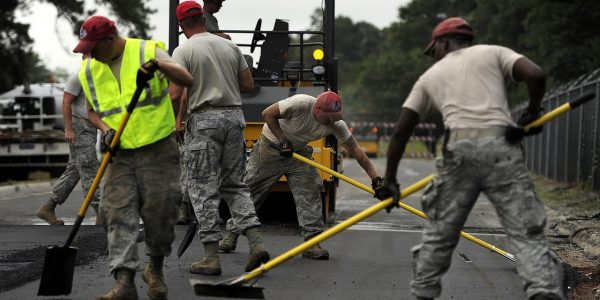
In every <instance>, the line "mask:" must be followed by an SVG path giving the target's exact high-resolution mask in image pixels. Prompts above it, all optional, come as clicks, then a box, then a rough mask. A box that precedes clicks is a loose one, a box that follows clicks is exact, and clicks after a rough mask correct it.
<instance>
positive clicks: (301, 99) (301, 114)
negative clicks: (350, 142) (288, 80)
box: [262, 94, 352, 150]
mask: <svg viewBox="0 0 600 300" xmlns="http://www.w3.org/2000/svg"><path fill="white" fill-rule="evenodd" d="M316 100H317V99H316V98H315V97H313V96H310V95H304V94H298V95H294V96H291V97H289V98H287V99H285V100H281V101H279V113H280V115H281V119H279V126H281V130H283V133H284V134H285V136H286V137H287V138H288V139H289V140H290V142H292V144H293V147H294V149H296V150H299V149H303V148H304V147H306V144H308V143H309V142H312V141H316V140H318V139H320V138H322V137H324V136H328V135H330V134H333V135H335V137H336V138H337V139H338V140H339V141H341V142H345V141H346V140H347V139H348V138H349V137H350V136H351V135H352V133H350V130H348V126H347V125H346V122H344V120H339V121H337V122H335V123H333V124H332V125H325V124H322V123H319V121H317V119H316V118H315V117H314V116H313V114H312V109H313V104H314V103H315V101H316ZM262 134H263V135H264V136H265V137H266V138H267V139H268V140H269V141H271V142H272V143H276V144H279V140H278V139H277V137H276V136H275V135H274V134H273V132H271V129H269V126H268V125H267V124H266V123H265V125H264V126H263V130H262Z"/></svg>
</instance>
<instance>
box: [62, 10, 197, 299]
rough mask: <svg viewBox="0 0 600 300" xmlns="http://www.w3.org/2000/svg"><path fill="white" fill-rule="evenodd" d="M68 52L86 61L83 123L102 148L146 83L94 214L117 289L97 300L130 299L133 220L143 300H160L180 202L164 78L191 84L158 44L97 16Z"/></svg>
mask: <svg viewBox="0 0 600 300" xmlns="http://www.w3.org/2000/svg"><path fill="white" fill-rule="evenodd" d="M73 52H79V53H84V54H90V56H91V57H90V58H89V59H86V60H85V61H84V62H83V64H82V66H81V70H80V73H79V80H80V81H81V86H82V88H83V91H84V93H85V95H86V98H87V100H88V101H87V102H88V115H89V117H90V121H92V123H93V124H94V125H95V126H96V127H97V128H98V129H100V130H102V132H103V134H102V141H101V142H102V143H103V145H104V148H105V149H109V146H110V142H111V141H112V139H113V137H114V135H115V128H118V126H119V124H120V123H121V120H122V118H123V115H124V114H125V113H126V111H125V108H126V106H127V105H128V104H129V102H130V101H131V99H132V96H133V93H134V91H135V89H136V85H140V84H145V83H147V84H148V85H147V87H146V88H144V91H143V92H142V94H141V96H140V98H139V102H138V104H137V106H136V108H135V110H134V111H133V113H132V114H131V116H130V118H129V122H128V123H127V126H126V127H125V130H124V131H123V134H122V135H121V138H120V140H119V143H120V148H119V151H118V155H117V156H115V157H113V159H112V160H113V161H112V163H111V164H110V165H109V166H108V169H107V171H106V176H105V177H106V178H105V180H106V182H105V185H104V193H103V199H102V201H101V204H100V214H101V215H102V216H103V217H105V219H104V220H105V221H106V225H107V229H108V231H107V234H108V260H109V268H110V271H111V273H112V274H113V275H114V276H115V278H116V280H117V283H116V285H115V287H114V288H113V289H112V290H111V291H109V292H108V293H107V294H106V295H104V296H101V297H98V298H97V299H137V291H136V286H135V283H134V276H135V270H136V269H137V267H138V255H137V244H136V240H137V236H138V227H139V222H140V217H141V218H142V220H143V221H144V232H145V242H146V255H148V256H149V257H150V259H149V262H148V263H147V264H146V267H145V268H144V272H143V274H142V278H143V280H144V281H145V282H146V283H147V284H148V286H149V289H148V296H149V297H150V299H166V298H167V286H166V285H165V282H164V278H163V272H162V267H163V259H164V257H165V256H168V255H169V254H170V253H171V243H172V241H173V238H174V225H175V219H176V216H177V207H178V205H179V200H180V197H179V195H180V188H179V182H178V180H177V178H178V177H179V155H178V153H177V144H176V142H175V138H174V135H173V131H174V129H175V117H174V113H173V107H172V104H171V99H170V97H169V94H168V82H167V78H168V79H169V80H171V81H173V82H176V83H177V84H180V85H183V86H189V85H191V83H192V80H193V78H192V76H191V75H190V74H189V73H188V72H187V71H186V70H185V69H184V68H183V67H181V66H179V65H178V64H176V63H174V62H173V61H172V59H171V58H170V57H169V55H168V54H167V53H166V52H165V50H164V44H163V43H162V42H158V41H152V40H139V39H130V38H127V39H126V38H122V37H120V36H119V35H118V33H117V28H116V26H115V24H114V22H113V21H111V20H109V19H107V18H105V17H101V16H93V17H91V18H89V19H87V20H86V21H85V22H84V23H83V25H82V27H81V35H80V41H79V44H78V45H77V47H76V48H75V49H74V50H73ZM148 61H150V62H151V64H152V65H153V66H155V67H158V69H159V70H160V72H161V73H162V75H161V74H153V73H152V72H142V70H144V69H142V68H143V66H142V64H144V63H146V62H148ZM138 70H139V71H138ZM146 74H150V76H148V75H146ZM163 75H164V76H163ZM165 76H166V78H165Z"/></svg>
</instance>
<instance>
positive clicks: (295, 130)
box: [219, 92, 383, 259]
mask: <svg viewBox="0 0 600 300" xmlns="http://www.w3.org/2000/svg"><path fill="white" fill-rule="evenodd" d="M262 116H263V118H264V119H265V125H264V126H263V130H262V135H261V137H260V139H259V140H258V141H257V142H256V143H255V144H254V145H253V147H252V152H251V154H250V158H249V162H248V166H247V168H246V180H247V182H248V186H249V187H250V192H251V193H252V199H254V204H255V207H256V209H257V210H259V209H260V206H261V204H262V203H263V202H264V200H265V199H266V198H267V196H268V195H269V190H270V188H271V186H272V185H273V184H275V183H277V181H278V180H279V178H280V177H281V176H282V175H285V176H286V178H287V182H288V184H289V186H290V189H291V190H292V194H293V197H294V201H295V202H296V212H297V213H298V223H299V225H300V227H301V230H302V236H303V237H304V239H305V240H308V239H310V238H312V237H314V236H316V235H318V234H320V233H321V232H323V230H324V227H325V225H324V222H323V216H322V209H321V207H322V204H321V185H322V184H323V182H322V180H321V177H320V176H319V174H318V173H317V170H316V169H315V168H313V167H312V166H309V165H307V164H305V163H303V162H301V161H298V160H296V159H293V158H291V157H292V154H293V152H294V151H296V152H298V154H300V155H302V156H305V157H307V158H309V159H312V149H310V147H308V146H307V144H308V143H309V142H311V141H315V140H318V139H320V138H322V137H325V136H328V135H330V134H333V135H335V137H336V138H337V139H338V140H339V141H344V146H345V147H346V149H347V150H348V152H349V153H351V154H352V156H353V157H354V158H356V160H357V161H358V163H359V164H360V166H361V167H362V168H363V169H364V170H365V171H366V172H367V174H368V175H369V177H370V178H371V179H372V184H373V187H374V188H378V187H379V186H380V185H381V184H382V183H383V180H382V179H381V177H379V176H378V175H377V172H376V171H375V169H374V168H373V165H372V164H371V161H369V159H368V158H367V155H366V154H365V153H364V152H363V150H362V149H361V148H360V147H359V146H358V143H357V142H356V139H354V137H353V136H352V133H350V130H349V129H348V126H346V123H345V122H344V121H343V120H342V102H341V99H340V97H339V96H338V95H337V94H336V93H334V92H324V93H321V94H320V95H319V96H318V97H317V98H315V97H313V96H309V95H303V94H299V95H294V96H291V97H289V98H287V99H285V100H281V101H279V102H277V103H274V104H272V105H271V106H269V107H267V108H266V109H265V110H264V111H263V112H262ZM273 145H276V147H273ZM274 148H279V150H276V149H274ZM236 225H237V224H236V222H235V220H232V219H230V220H229V221H227V233H226V235H225V238H224V239H223V240H222V241H221V242H220V244H219V249H220V250H221V251H223V252H231V251H233V250H235V248H236V241H237V237H238V234H237V232H238V230H237V229H236ZM302 257H306V258H312V259H329V252H328V251H327V250H325V249H323V248H321V246H320V245H318V244H317V245H315V246H313V247H312V248H310V249H308V250H306V251H304V252H303V253H302Z"/></svg>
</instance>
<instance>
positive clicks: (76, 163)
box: [50, 116, 100, 206]
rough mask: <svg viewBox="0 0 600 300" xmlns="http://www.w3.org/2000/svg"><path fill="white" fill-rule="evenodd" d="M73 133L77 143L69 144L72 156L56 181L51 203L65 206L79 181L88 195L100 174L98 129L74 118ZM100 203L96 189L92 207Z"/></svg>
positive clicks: (85, 121)
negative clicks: (97, 145) (97, 143)
mask: <svg viewBox="0 0 600 300" xmlns="http://www.w3.org/2000/svg"><path fill="white" fill-rule="evenodd" d="M73 131H74V134H75V143H74V144H69V152H70V155H69V162H68V163H67V168H66V169H65V171H64V172H63V173H62V175H60V178H58V180H57V181H56V184H55V185H54V187H53V188H52V194H51V195H50V201H52V202H54V203H56V204H63V203H64V202H65V201H66V200H67V198H68V197H69V195H70V194H71V192H72V191H73V189H74V188H75V185H77V181H79V179H81V186H82V187H83V192H84V193H85V194H87V192H88V190H89V189H90V186H91V185H92V182H93V181H94V178H95V177H96V173H97V172H98V158H97V156H96V135H97V130H96V128H95V127H94V126H93V125H92V124H91V123H90V122H89V121H88V120H86V119H84V118H80V117H77V116H73ZM99 201H100V192H99V191H98V190H97V189H96V192H95V194H94V198H93V199H92V205H93V206H96V205H98V202H99Z"/></svg>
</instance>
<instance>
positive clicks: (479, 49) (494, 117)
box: [403, 45, 523, 128]
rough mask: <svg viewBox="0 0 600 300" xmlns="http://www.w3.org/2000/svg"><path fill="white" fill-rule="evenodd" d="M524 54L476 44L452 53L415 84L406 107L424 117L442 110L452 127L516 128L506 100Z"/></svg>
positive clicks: (446, 123)
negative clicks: (510, 126) (517, 63)
mask: <svg viewBox="0 0 600 300" xmlns="http://www.w3.org/2000/svg"><path fill="white" fill-rule="evenodd" d="M521 57H523V55H521V54H518V53H516V52H514V51H513V50H511V49H508V48H505V47H501V46H492V45H476V46H471V47H468V48H463V49H460V50H457V51H452V52H450V53H448V54H447V55H446V57H444V58H443V59H442V60H440V61H438V62H437V63H436V64H434V65H433V66H431V67H430V68H429V70H427V72H425V73H424V74H423V75H421V77H420V78H419V80H417V82H416V83H415V85H414V86H413V88H412V91H411V92H410V95H409V96H408V98H407V99H406V101H405V102H404V105H403V107H406V108H410V109H411V110H413V111H415V112H417V113H418V114H419V116H420V117H421V118H423V117H424V116H426V115H427V114H429V113H430V112H431V110H432V109H437V110H439V111H440V112H441V113H442V115H443V117H444V124H445V125H446V127H448V128H486V127H490V126H496V125H500V126H505V125H515V124H514V121H513V120H512V118H511V116H510V110H509V107H508V102H507V101H506V82H505V80H506V79H511V80H512V79H513V78H512V69H513V65H514V63H515V62H516V61H517V60H518V59H519V58H521Z"/></svg>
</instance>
